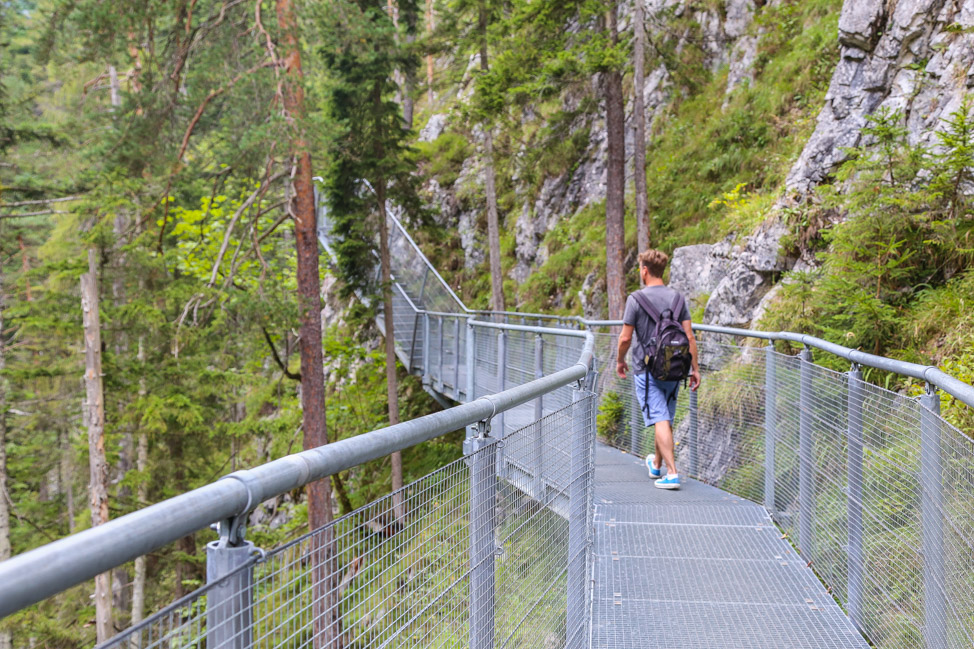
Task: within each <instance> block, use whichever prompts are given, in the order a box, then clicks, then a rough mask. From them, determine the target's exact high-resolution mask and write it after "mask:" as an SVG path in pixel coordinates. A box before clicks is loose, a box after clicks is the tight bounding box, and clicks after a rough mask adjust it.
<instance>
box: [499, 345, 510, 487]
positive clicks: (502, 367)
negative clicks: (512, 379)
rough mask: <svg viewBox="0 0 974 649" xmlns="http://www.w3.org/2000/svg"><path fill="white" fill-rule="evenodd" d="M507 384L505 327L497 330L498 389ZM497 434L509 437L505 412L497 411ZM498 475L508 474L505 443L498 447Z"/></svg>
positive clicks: (502, 388) (501, 389) (501, 437)
mask: <svg viewBox="0 0 974 649" xmlns="http://www.w3.org/2000/svg"><path fill="white" fill-rule="evenodd" d="M505 385H507V332H506V331H504V330H503V329H500V330H498V332H497V391H498V392H503V391H504V386H505ZM496 419H497V435H496V437H497V438H498V439H504V438H505V437H507V428H505V426H504V413H503V412H499V413H497V417H496ZM497 475H498V476H500V477H503V478H506V477H507V476H508V466H507V460H506V458H505V457H504V445H503V444H501V445H499V446H498V447H497Z"/></svg>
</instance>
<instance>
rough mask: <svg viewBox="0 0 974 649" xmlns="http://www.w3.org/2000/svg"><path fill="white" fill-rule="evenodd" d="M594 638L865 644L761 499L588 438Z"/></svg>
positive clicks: (621, 642)
mask: <svg viewBox="0 0 974 649" xmlns="http://www.w3.org/2000/svg"><path fill="white" fill-rule="evenodd" d="M594 526H595V547H594V548H593V557H594V573H593V582H592V642H591V647H592V648H593V649H630V648H632V649H636V648H639V649H654V648H656V647H659V648H661V649H662V648H664V647H665V648H668V649H674V648H676V647H679V648H680V649H716V648H721V649H727V648H730V647H735V648H741V649H743V648H745V647H746V648H754V649H758V648H764V647H767V648H769V649H770V648H772V647H774V648H775V649H783V648H788V647H792V648H796V649H797V648H804V647H809V648H814V649H833V648H834V649H846V648H855V649H866V648H867V647H868V646H869V645H868V644H867V643H866V641H865V640H864V639H863V637H862V636H861V635H860V634H859V633H858V631H856V629H855V627H854V626H853V625H852V622H851V621H850V620H849V618H848V617H847V616H846V615H845V613H844V612H843V611H842V609H841V608H840V607H839V606H838V605H837V604H836V603H835V600H834V599H832V597H831V595H829V593H828V591H827V590H826V589H825V587H824V586H823V585H822V583H821V582H820V581H819V580H818V578H817V577H816V576H815V574H814V573H813V572H812V570H811V569H810V568H809V567H807V566H806V565H805V562H804V561H803V560H802V559H801V557H799V556H798V553H797V552H796V551H795V549H794V548H793V547H792V546H791V544H790V543H789V542H788V541H787V540H786V539H784V538H782V534H781V531H780V530H779V529H778V528H777V527H776V526H775V524H774V522H773V521H772V520H771V518H770V517H769V516H768V513H767V511H765V509H764V508H763V507H761V506H760V505H757V504H755V503H753V502H750V501H747V500H744V499H742V498H739V497H737V496H733V495H731V494H729V493H727V492H725V491H721V490H720V489H716V488H714V487H710V486H707V485H704V484H702V483H700V482H696V481H695V480H685V481H684V484H683V487H682V489H680V490H679V491H663V490H661V489H656V488H655V487H654V486H653V484H652V482H651V481H650V479H649V477H648V476H647V473H646V469H645V465H644V464H643V460H642V459H641V458H637V457H635V456H633V455H629V454H626V453H623V452H622V451H618V450H616V449H613V448H610V447H607V446H603V445H599V446H598V448H597V449H596V469H595V513H594Z"/></svg>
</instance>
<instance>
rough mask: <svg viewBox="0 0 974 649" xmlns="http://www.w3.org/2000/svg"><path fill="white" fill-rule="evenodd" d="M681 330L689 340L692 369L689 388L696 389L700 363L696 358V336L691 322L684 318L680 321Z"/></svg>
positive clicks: (698, 385)
mask: <svg viewBox="0 0 974 649" xmlns="http://www.w3.org/2000/svg"><path fill="white" fill-rule="evenodd" d="M681 324H682V325H683V331H685V332H686V334H687V338H688V339H689V340H690V356H691V357H693V371H692V372H690V389H691V390H696V389H697V388H698V387H700V363H699V362H698V360H697V337H696V336H694V335H693V323H692V322H690V321H689V320H684V321H683V322H682V323H681Z"/></svg>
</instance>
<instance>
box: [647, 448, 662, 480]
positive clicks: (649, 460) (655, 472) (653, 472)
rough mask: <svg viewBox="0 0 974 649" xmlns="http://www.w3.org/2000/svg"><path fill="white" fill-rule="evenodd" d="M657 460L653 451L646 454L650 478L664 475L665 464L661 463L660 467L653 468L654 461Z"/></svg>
mask: <svg viewBox="0 0 974 649" xmlns="http://www.w3.org/2000/svg"><path fill="white" fill-rule="evenodd" d="M655 461H656V456H655V455H654V454H652V453H650V454H649V455H647V456H646V470H647V471H649V479H650V480H659V479H660V478H662V477H663V464H662V462H661V463H660V467H659V468H658V469H654V468H653V462H655Z"/></svg>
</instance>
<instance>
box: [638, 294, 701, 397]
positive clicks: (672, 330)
mask: <svg viewBox="0 0 974 649" xmlns="http://www.w3.org/2000/svg"><path fill="white" fill-rule="evenodd" d="M632 297H633V299H635V300H636V303H637V304H638V305H639V306H641V307H642V308H643V311H645V312H646V313H647V314H648V315H649V317H650V318H651V319H652V320H653V321H654V322H655V323H656V325H655V326H654V327H653V331H652V334H651V335H650V337H649V339H648V340H644V339H643V338H642V337H640V336H639V335H638V333H639V332H637V336H636V347H637V350H638V351H639V353H641V354H642V358H643V364H644V365H645V366H646V371H647V372H648V373H649V374H650V376H652V377H653V378H654V379H656V380H658V381H684V382H685V381H686V379H687V376H689V375H690V369H691V367H692V363H693V356H692V355H691V354H690V339H689V338H688V337H687V333H686V332H685V331H684V330H683V325H682V324H680V323H679V322H677V320H676V319H677V318H678V317H680V314H681V313H682V312H683V296H682V295H680V294H679V293H677V294H676V298H674V300H673V304H672V305H670V308H669V309H666V310H664V311H663V313H660V312H659V311H657V310H656V307H654V306H653V303H652V302H650V301H649V298H647V297H646V295H645V294H644V293H643V292H642V291H641V290H639V291H636V292H635V293H633V294H632ZM633 351H636V350H633Z"/></svg>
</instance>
